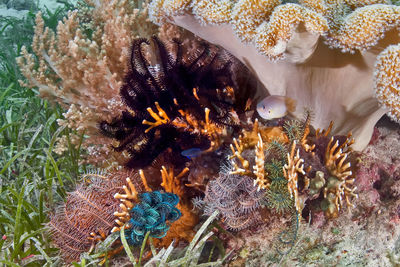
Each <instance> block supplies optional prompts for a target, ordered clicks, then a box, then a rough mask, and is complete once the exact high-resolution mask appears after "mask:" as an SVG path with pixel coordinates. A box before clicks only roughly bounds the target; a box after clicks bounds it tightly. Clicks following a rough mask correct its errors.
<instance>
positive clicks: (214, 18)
mask: <svg viewBox="0 0 400 267" xmlns="http://www.w3.org/2000/svg"><path fill="white" fill-rule="evenodd" d="M399 13H400V7H399V6H398V5H396V4H392V3H391V1H380V0H378V1H362V2H355V1H322V0H319V1H308V0H301V1H296V3H288V2H287V1H283V2H281V1H275V0H265V1H248V0H241V1H229V0H226V1H189V0H187V1H175V0H153V1H152V2H151V4H150V7H149V14H150V17H151V19H152V20H153V21H154V22H156V23H163V22H165V21H168V22H172V23H174V24H176V25H179V26H181V27H183V28H185V29H188V30H190V31H192V32H193V33H195V34H197V35H198V36H200V37H201V38H203V39H205V40H208V41H210V42H212V43H215V44H218V45H220V46H222V47H224V48H225V49H227V50H228V51H229V52H230V53H232V54H233V55H234V56H235V57H237V58H238V59H239V60H241V61H242V62H243V63H244V64H246V65H247V66H248V67H249V69H251V70H252V71H253V72H254V73H255V74H256V76H257V77H258V79H259V80H260V81H261V82H262V83H263V84H264V85H265V88H267V90H268V93H269V94H271V95H285V96H289V97H291V98H293V99H296V100H297V103H298V108H297V110H296V112H295V115H296V116H297V117H298V118H300V116H301V114H302V112H303V108H304V107H308V108H311V109H312V110H313V111H314V112H315V114H316V116H315V118H314V120H313V122H312V124H313V126H314V127H315V128H323V127H325V126H326V125H325V124H326V122H327V121H335V127H334V129H333V133H334V134H341V135H343V134H347V133H348V132H350V131H351V132H352V133H353V135H354V137H355V140H356V143H355V144H354V149H357V150H361V149H363V148H365V146H366V145H367V144H368V142H369V140H370V138H371V135H372V131H373V126H374V125H375V124H376V122H377V121H378V120H379V118H381V117H382V115H383V114H385V113H386V112H388V111H391V114H392V116H396V115H395V114H396V111H395V110H396V105H397V104H396V102H395V99H396V98H397V97H398V90H397V89H396V88H398V85H396V80H397V78H396V72H395V71H394V70H395V69H396V67H395V66H397V65H395V64H396V63H395V62H397V61H398V59H397V58H398V53H396V52H395V51H397V50H398V49H397V48H396V47H397V45H396V44H397V43H398V42H399V41H400V38H399V37H398V30H397V28H396V27H398V18H399ZM391 44H393V46H389V45H391ZM385 48H386V50H385V51H382V50H384V49H385ZM378 54H380V56H379V57H378V58H377V55H378ZM375 62H376V63H375ZM390 66H392V67H390ZM375 94H377V95H378V100H379V101H380V102H382V103H384V106H385V107H386V108H388V109H386V108H382V107H380V105H379V103H378V100H377V99H376V98H375ZM386 99H387V100H386Z"/></svg>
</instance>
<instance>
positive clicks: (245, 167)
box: [229, 138, 256, 177]
mask: <svg viewBox="0 0 400 267" xmlns="http://www.w3.org/2000/svg"><path fill="white" fill-rule="evenodd" d="M233 143H234V144H235V147H233V145H232V144H231V150H232V154H233V155H232V156H230V157H229V159H230V160H232V165H233V169H234V170H233V171H232V172H231V174H239V175H246V176H250V177H256V175H255V174H254V173H253V171H252V170H250V163H249V161H248V160H246V159H245V158H244V157H243V156H242V152H243V151H244V149H245V147H244V144H243V142H242V140H240V139H239V140H237V139H236V138H233ZM234 158H237V159H238V160H239V161H240V164H241V166H239V165H238V164H237V163H236V162H235V160H233V159H234Z"/></svg>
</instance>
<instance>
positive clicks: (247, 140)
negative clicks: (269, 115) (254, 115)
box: [239, 119, 289, 148]
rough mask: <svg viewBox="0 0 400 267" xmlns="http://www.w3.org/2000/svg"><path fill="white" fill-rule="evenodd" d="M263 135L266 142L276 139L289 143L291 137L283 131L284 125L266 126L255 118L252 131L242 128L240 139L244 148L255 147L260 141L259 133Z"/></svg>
mask: <svg viewBox="0 0 400 267" xmlns="http://www.w3.org/2000/svg"><path fill="white" fill-rule="evenodd" d="M259 134H260V135H261V138H262V140H263V141H264V142H271V141H272V140H276V141H279V142H282V143H288V142H289V139H288V137H287V135H286V134H285V133H284V132H283V129H282V127H265V126H260V125H259V122H258V119H255V121H254V123H253V128H252V130H251V131H248V130H245V129H244V130H242V133H241V135H240V136H239V139H240V141H241V143H242V144H243V146H244V148H251V147H255V146H256V145H257V143H258V140H259V138H258V135H259Z"/></svg>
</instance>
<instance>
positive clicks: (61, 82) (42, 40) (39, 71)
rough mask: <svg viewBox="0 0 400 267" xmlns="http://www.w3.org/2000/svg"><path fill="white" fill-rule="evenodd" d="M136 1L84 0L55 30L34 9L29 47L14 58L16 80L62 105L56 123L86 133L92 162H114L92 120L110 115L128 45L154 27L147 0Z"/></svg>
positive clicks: (153, 31)
mask: <svg viewBox="0 0 400 267" xmlns="http://www.w3.org/2000/svg"><path fill="white" fill-rule="evenodd" d="M139 2H142V1H126V0H119V1H108V0H106V1H91V0H87V1H85V2H83V3H84V4H83V5H82V6H81V7H80V9H77V10H74V11H71V12H69V13H68V16H67V17H66V18H65V19H64V20H63V21H60V22H59V24H58V26H57V31H56V32H53V31H52V30H51V29H49V28H46V27H44V21H43V18H42V16H41V14H40V13H38V14H37V15H36V26H35V36H34V39H33V44H32V52H30V50H29V49H28V48H25V47H23V48H22V55H21V57H20V58H18V63H19V66H20V68H21V71H22V73H23V75H24V76H25V77H26V81H25V82H21V83H22V84H23V85H25V86H26V87H29V88H38V90H39V92H40V95H41V96H42V97H44V98H47V99H50V100H53V101H55V102H57V103H59V104H61V105H62V106H63V107H65V108H66V109H67V112H66V113H65V120H60V121H59V124H60V125H66V126H68V127H70V128H71V129H73V130H78V131H79V133H82V132H85V134H86V135H89V136H90V137H89V140H86V142H84V147H88V148H89V149H88V151H89V153H90V155H89V156H91V157H90V159H91V160H93V161H97V163H100V162H102V161H103V160H104V157H106V158H107V160H108V161H113V160H115V161H118V160H116V159H115V158H114V159H113V158H112V157H111V156H112V155H111V154H110V151H109V150H110V149H109V148H108V147H107V146H104V144H105V143H107V141H105V140H104V137H102V136H100V135H99V134H98V129H97V122H98V121H99V120H101V119H111V118H112V117H113V116H115V115H117V114H119V110H120V109H121V107H122V103H121V101H120V97H119V94H118V91H119V88H120V86H121V85H122V81H123V75H124V73H125V71H126V69H127V61H128V54H129V47H130V44H131V42H132V40H133V39H134V38H136V37H138V36H142V37H148V36H151V35H152V34H156V33H157V32H158V27H157V26H156V25H154V24H153V23H151V22H150V21H149V20H148V18H147V8H146V5H147V4H144V5H143V6H139Z"/></svg>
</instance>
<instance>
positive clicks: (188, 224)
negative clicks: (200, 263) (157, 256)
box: [159, 166, 199, 246]
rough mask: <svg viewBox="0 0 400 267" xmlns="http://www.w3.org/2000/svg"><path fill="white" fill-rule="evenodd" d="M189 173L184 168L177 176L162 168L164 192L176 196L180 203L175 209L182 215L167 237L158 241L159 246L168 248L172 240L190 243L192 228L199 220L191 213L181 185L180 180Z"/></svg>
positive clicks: (188, 201)
mask: <svg viewBox="0 0 400 267" xmlns="http://www.w3.org/2000/svg"><path fill="white" fill-rule="evenodd" d="M188 171H189V169H188V168H185V169H184V170H183V171H182V172H180V173H179V174H178V175H176V176H175V175H174V172H173V169H172V168H170V170H169V171H168V170H167V168H165V167H164V166H163V167H162V169H161V177H162V184H161V186H162V187H163V188H164V190H165V191H166V192H169V193H173V194H176V195H177V196H178V197H179V199H180V201H179V203H178V204H177V206H176V207H177V208H178V209H179V210H180V212H181V213H182V216H181V218H180V219H179V222H177V223H174V224H172V225H171V228H170V229H169V231H168V233H167V235H166V236H165V237H164V238H163V239H162V240H160V241H159V246H169V244H171V242H172V241H173V240H174V239H178V240H186V241H188V242H190V241H191V240H192V238H193V237H194V234H195V233H194V231H193V229H194V227H195V226H196V225H197V223H198V222H199V218H198V217H197V215H196V214H194V213H193V207H192V205H191V202H190V200H189V199H188V196H187V194H185V190H184V189H183V184H182V182H181V179H182V177H183V176H185V175H186V174H187V172H188Z"/></svg>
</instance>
